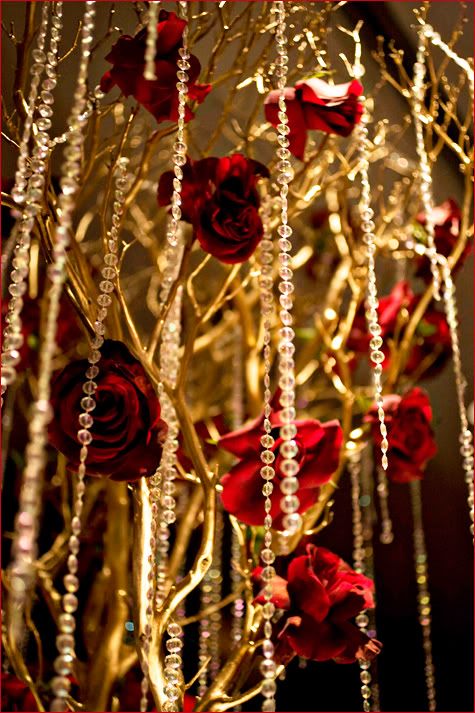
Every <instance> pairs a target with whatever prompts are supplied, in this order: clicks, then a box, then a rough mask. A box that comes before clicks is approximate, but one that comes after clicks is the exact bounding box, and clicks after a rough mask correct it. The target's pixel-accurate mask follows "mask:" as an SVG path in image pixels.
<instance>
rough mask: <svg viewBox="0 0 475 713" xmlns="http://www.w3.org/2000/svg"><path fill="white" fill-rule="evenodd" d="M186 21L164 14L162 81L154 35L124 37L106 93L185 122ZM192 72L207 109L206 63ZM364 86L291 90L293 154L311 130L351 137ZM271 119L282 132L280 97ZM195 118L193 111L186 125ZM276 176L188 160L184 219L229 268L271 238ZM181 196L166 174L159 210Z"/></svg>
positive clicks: (231, 160)
mask: <svg viewBox="0 0 475 713" xmlns="http://www.w3.org/2000/svg"><path fill="white" fill-rule="evenodd" d="M185 25H186V22H185V20H182V19H180V18H178V17H177V16H176V14H175V13H174V12H167V11H166V10H161V12H160V15H159V22H158V24H157V43H156V55H155V70H156V76H157V79H156V80H148V79H145V78H144V76H143V75H144V67H145V45H146V30H145V29H143V30H141V31H140V32H139V33H138V34H137V35H136V36H135V37H130V36H129V35H124V36H122V37H120V38H119V40H118V41H117V42H116V44H115V45H114V47H113V48H112V50H111V52H110V53H109V54H108V55H107V57H106V60H107V61H108V62H110V63H111V64H112V65H113V66H112V69H110V70H109V71H108V72H106V73H105V74H104V76H103V77H102V80H101V89H102V90H103V91H105V92H108V91H110V90H111V89H112V88H113V87H114V86H118V87H119V89H120V90H121V92H122V93H123V94H124V95H125V96H133V97H134V98H135V99H136V100H137V102H138V103H139V104H141V105H142V106H143V107H144V108H145V109H147V111H149V112H150V113H151V114H152V115H153V116H154V117H155V119H156V120H157V122H162V121H170V120H171V121H175V120H176V119H177V116H178V113H177V111H178V92H177V88H176V62H177V59H178V50H179V48H180V47H181V46H182V37H183V30H184V28H185ZM189 62H190V69H189V70H188V75H189V81H188V99H189V100H192V101H197V102H199V103H201V102H202V101H203V100H204V99H205V97H206V96H207V94H208V93H209V91H210V89H211V86H210V85H209V84H207V85H201V84H197V83H196V79H197V78H198V75H199V73H200V63H199V61H198V59H197V58H196V57H195V56H194V55H191V57H190V60H189ZM362 91H363V88H362V86H361V85H360V84H359V82H357V81H355V80H353V81H351V82H348V83H347V84H339V85H330V84H327V83H326V82H324V81H323V80H322V79H310V80H308V81H306V82H299V83H298V84H297V85H296V86H295V87H294V88H290V87H289V88H288V89H287V90H286V98H287V110H288V117H289V128H290V134H289V142H290V144H289V149H290V151H291V152H292V153H293V154H294V155H295V156H296V157H297V158H303V153H304V148H305V143H306V136H307V130H308V129H318V130H320V131H323V132H326V133H331V134H339V135H341V136H348V135H349V134H350V133H351V131H352V130H353V128H354V126H355V124H356V123H358V122H359V120H360V118H361V113H362V106H361V104H360V102H359V101H358V97H359V96H360V95H361V93H362ZM265 114H266V118H267V120H268V121H269V122H270V123H271V124H273V125H274V126H276V125H277V123H278V122H279V119H278V116H277V114H278V92H271V93H270V94H269V96H268V97H267V99H266V104H265ZM192 118H193V113H192V111H191V110H190V108H189V107H188V106H187V107H186V115H185V119H186V120H187V121H189V120H190V119H192ZM267 176H268V171H267V169H266V168H265V166H263V165H262V164H260V163H258V162H257V161H252V160H250V159H247V158H246V157H245V156H242V155H240V154H234V155H233V156H230V157H226V158H214V157H210V158H205V159H203V160H201V161H193V160H192V159H191V158H188V160H187V164H186V166H184V167H183V183H182V218H183V220H185V221H187V222H188V223H191V225H192V226H193V234H194V237H195V238H196V239H197V240H198V242H199V243H200V245H201V247H202V248H203V250H205V251H206V252H208V253H210V254H211V255H213V256H214V257H216V258H217V259H218V260H221V262H225V263H238V262H243V261H244V260H247V259H248V258H249V257H250V256H251V255H252V254H253V252H254V250H255V249H256V247H257V245H258V243H259V241H260V240H261V238H262V235H263V226H262V221H261V218H260V216H259V211H258V209H259V202H260V201H259V194H258V192H257V189H256V185H257V180H258V178H262V177H267ZM172 192H173V174H172V173H171V172H167V173H165V174H164V175H163V176H162V178H161V180H160V184H159V190H158V202H159V205H169V204H170V202H171V196H172Z"/></svg>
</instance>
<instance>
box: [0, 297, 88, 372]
mask: <svg viewBox="0 0 475 713" xmlns="http://www.w3.org/2000/svg"><path fill="white" fill-rule="evenodd" d="M7 314H8V301H6V300H4V301H2V334H3V331H4V329H5V328H6V326H7V325H6V322H5V317H6V316H7ZM40 318H41V310H40V301H39V300H38V299H32V298H31V297H28V295H24V296H23V309H22V311H21V320H22V330H21V332H22V335H23V344H22V346H21V347H20V349H19V350H18V351H19V352H20V363H19V365H18V367H17V369H20V370H21V369H28V368H31V367H33V366H34V365H35V364H36V361H37V357H38V350H39V343H40ZM56 329H57V331H56V344H57V346H58V349H59V350H60V351H61V352H63V353H64V352H67V351H69V350H70V349H72V347H73V346H74V345H75V344H76V343H77V342H78V341H79V340H80V339H82V336H83V335H82V332H81V330H80V328H79V325H78V323H77V320H76V316H75V314H74V310H73V308H72V306H71V304H70V302H69V300H68V299H67V298H65V297H63V298H62V299H61V303H60V308H59V315H58V322H57V328H56Z"/></svg>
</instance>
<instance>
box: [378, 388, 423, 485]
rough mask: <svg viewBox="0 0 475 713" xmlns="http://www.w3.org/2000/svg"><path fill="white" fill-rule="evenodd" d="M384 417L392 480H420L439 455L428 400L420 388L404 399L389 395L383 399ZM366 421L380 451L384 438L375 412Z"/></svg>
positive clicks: (389, 472) (388, 474) (388, 471)
mask: <svg viewBox="0 0 475 713" xmlns="http://www.w3.org/2000/svg"><path fill="white" fill-rule="evenodd" d="M384 413H385V422H386V426H387V429H388V441H389V450H388V461H389V467H388V470H387V476H388V478H389V480H391V481H393V482H394V483H408V482H410V481H411V480H421V479H422V477H423V475H424V469H425V467H426V465H427V462H428V461H429V460H430V459H431V458H433V457H434V455H435V454H436V453H437V446H436V444H435V441H434V433H433V431H432V428H431V422H432V409H431V406H430V401H429V397H428V396H427V394H426V393H425V392H424V391H423V390H422V389H420V388H418V387H416V388H414V389H411V391H408V392H407V394H405V395H404V396H403V397H401V396H398V395H397V394H390V395H389V396H385V397H384ZM365 420H366V421H369V422H370V423H371V424H372V434H373V440H374V443H375V446H376V447H379V446H380V444H381V434H380V432H379V422H378V416H377V411H376V408H373V409H371V411H370V413H369V414H368V415H367V416H366V417H365Z"/></svg>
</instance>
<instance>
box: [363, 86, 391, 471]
mask: <svg viewBox="0 0 475 713" xmlns="http://www.w3.org/2000/svg"><path fill="white" fill-rule="evenodd" d="M361 101H362V102H363V105H364V102H365V98H364V97H361ZM368 122H369V116H368V113H367V111H366V110H364V111H363V115H362V117H361V123H360V124H359V126H358V130H359V131H358V133H359V154H360V176H361V198H360V204H359V210H360V216H361V219H362V223H361V228H362V231H363V242H364V243H365V245H366V253H367V259H368V287H367V311H366V319H367V323H368V331H369V333H370V336H371V339H370V343H369V346H370V354H369V356H370V359H371V362H372V372H373V383H374V392H375V395H374V400H375V404H376V406H377V409H378V419H379V432H380V433H381V438H382V440H381V454H382V455H381V465H382V467H383V470H387V467H388V457H387V451H388V446H389V444H388V440H387V435H388V432H387V428H386V424H385V422H384V405H383V385H382V382H381V375H382V373H383V367H382V362H383V361H384V353H383V352H382V351H381V347H382V345H383V340H382V337H381V326H380V324H379V316H378V304H379V303H378V291H377V288H376V266H375V260H374V256H375V253H376V241H375V236H374V228H375V224H374V220H373V218H374V211H373V209H372V207H371V186H370V182H369V174H368V169H369V151H370V148H371V144H370V140H369V138H368Z"/></svg>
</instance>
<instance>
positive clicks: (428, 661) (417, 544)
mask: <svg viewBox="0 0 475 713" xmlns="http://www.w3.org/2000/svg"><path fill="white" fill-rule="evenodd" d="M410 493H411V506H412V517H413V521H414V522H413V527H414V560H415V567H416V581H417V604H418V611H419V623H420V625H421V629H422V645H423V647H424V662H425V666H424V672H425V681H426V692H427V701H428V704H429V710H430V711H435V709H436V706H437V703H436V690H435V677H434V662H433V659H432V635H431V602H430V592H429V584H428V569H427V551H426V545H425V537H424V525H423V520H422V499H421V484H420V481H418V480H413V481H412V482H411V483H410Z"/></svg>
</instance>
